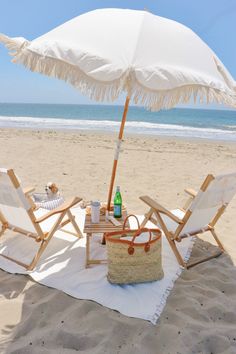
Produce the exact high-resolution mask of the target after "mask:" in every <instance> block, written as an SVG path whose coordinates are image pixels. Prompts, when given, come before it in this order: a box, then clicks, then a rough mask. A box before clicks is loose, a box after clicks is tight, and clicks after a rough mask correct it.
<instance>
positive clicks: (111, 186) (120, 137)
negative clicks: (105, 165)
mask: <svg viewBox="0 0 236 354" xmlns="http://www.w3.org/2000/svg"><path fill="white" fill-rule="evenodd" d="M129 101H130V98H129V97H128V96H127V97H126V101H125V107H124V112H123V116H122V121H121V125H120V132H119V137H118V141H117V147H116V152H115V158H114V162H113V168H112V174H111V181H110V187H109V194H108V201H107V210H110V209H111V197H112V191H113V187H114V182H115V176H116V168H117V163H118V159H119V152H120V145H121V141H122V137H123V132H124V127H125V122H126V116H127V112H128V108H129Z"/></svg>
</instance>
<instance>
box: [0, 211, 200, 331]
mask: <svg viewBox="0 0 236 354" xmlns="http://www.w3.org/2000/svg"><path fill="white" fill-rule="evenodd" d="M72 212H73V214H74V215H75V216H76V220H77V222H78V223H79V225H80V227H81V229H83V223H84V210H82V209H80V208H73V209H72ZM139 219H140V220H141V219H142V216H140V217H139ZM130 221H131V227H132V220H130ZM134 221H135V220H134ZM134 227H135V224H134ZM67 228H68V230H69V229H70V230H72V228H71V226H69V225H68V226H67ZM85 241H86V239H85V237H84V238H83V239H77V238H76V237H74V236H72V235H70V234H68V233H64V232H62V231H57V232H56V234H55V236H54V237H53V238H52V239H51V241H50V243H49V245H48V247H47V248H46V250H45V252H44V253H43V255H42V257H41V259H40V261H39V263H38V265H37V266H36V268H35V269H34V270H33V271H31V272H27V271H26V270H25V269H24V268H22V267H20V266H18V265H17V264H15V263H13V262H10V261H8V260H7V259H5V258H3V257H0V268H2V269H3V270H5V271H7V272H10V273H19V274H28V275H29V276H31V277H32V278H33V279H34V280H35V281H37V282H39V283H40V284H43V285H47V286H49V287H53V288H56V289H58V290H62V291H63V292H65V293H66V294H69V295H71V296H73V297H75V298H78V299H87V300H93V301H96V302H98V303H99V304H101V305H103V306H106V307H108V308H111V309H114V310H117V311H119V312H120V313H122V314H124V315H126V316H130V317H136V318H141V319H144V320H148V321H151V322H152V323H154V324H155V323H156V322H157V320H158V318H159V316H160V314H161V312H162V310H163V309H164V306H165V303H166V300H167V297H168V295H169V293H170V291H171V289H172V288H173V286H174V282H175V280H176V279H177V278H178V276H179V275H180V273H181V271H182V269H181V267H180V266H179V265H178V263H177V261H176V259H175V256H174V254H173V252H172V251H171V249H170V246H169V244H168V242H167V241H166V238H165V237H163V246H162V247H163V249H162V251H163V269H164V278H163V279H162V280H159V281H155V282H152V283H143V284H135V285H122V286H121V285H112V284H110V283H109V282H108V281H107V278H106V274H107V265H106V264H102V265H93V266H90V268H87V269H86V268H85V246H86V242H85ZM192 245H193V242H192V241H191V240H189V239H186V240H185V241H184V242H181V243H180V244H179V245H178V246H179V249H180V252H181V254H182V256H183V257H184V258H185V259H188V257H189V256H190V253H191V249H192ZM37 246H38V244H37V243H36V242H35V241H34V240H31V239H29V238H27V237H24V236H21V235H16V234H13V233H12V232H7V233H6V235H5V236H3V237H1V238H0V253H5V254H6V255H8V256H14V257H15V258H17V259H19V260H22V261H24V262H27V261H30V260H31V258H32V254H33V252H34V251H35V249H36V247H37ZM91 256H92V258H100V259H104V258H106V246H103V245H101V235H94V236H93V237H92V242H91Z"/></svg>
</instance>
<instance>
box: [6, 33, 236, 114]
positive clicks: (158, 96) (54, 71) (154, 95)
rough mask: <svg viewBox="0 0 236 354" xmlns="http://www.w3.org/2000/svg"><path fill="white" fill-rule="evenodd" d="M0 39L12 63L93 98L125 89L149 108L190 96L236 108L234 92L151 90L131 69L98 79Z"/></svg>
mask: <svg viewBox="0 0 236 354" xmlns="http://www.w3.org/2000/svg"><path fill="white" fill-rule="evenodd" d="M0 41H1V42H3V43H4V44H5V45H6V47H7V48H8V49H9V50H11V51H15V52H13V53H11V55H12V56H13V59H12V61H13V62H14V63H21V64H23V65H24V66H25V67H26V68H28V69H29V70H31V71H33V72H38V73H42V74H44V75H47V76H50V77H56V78H57V79H60V80H64V81H66V82H68V83H70V84H71V85H72V86H74V87H75V88H76V89H78V90H79V91H80V92H81V93H82V94H84V95H87V96H89V98H90V99H93V100H95V101H100V102H102V101H115V100H116V99H117V98H118V97H119V95H120V94H121V93H122V92H123V91H125V92H126V93H127V95H128V96H129V97H130V98H131V99H133V101H134V102H135V103H136V104H141V105H143V106H145V107H146V108H147V109H150V110H152V111H158V110H160V109H170V108H173V107H174V106H176V105H177V104H183V103H184V104H186V103H188V102H189V101H190V100H191V98H193V101H194V103H196V102H197V101H198V102H199V103H207V104H208V103H219V104H225V105H227V106H231V107H236V95H235V94H234V91H232V94H229V93H227V92H225V91H223V90H220V89H217V88H213V87H209V86H205V85H201V84H190V85H184V86H180V87H177V88H174V89H169V90H151V89H148V88H146V87H144V86H143V85H141V84H140V83H139V82H138V80H137V78H136V77H135V75H134V73H132V72H131V70H129V71H128V72H126V73H124V74H123V75H122V76H121V77H120V78H119V79H116V80H113V81H108V82H101V81H98V80H96V79H93V78H91V77H89V76H88V75H86V74H85V73H84V72H83V71H82V70H81V69H79V67H77V66H74V65H72V64H69V63H67V62H64V61H63V60H59V59H55V58H50V57H45V56H42V55H39V54H37V53H35V52H33V51H30V50H29V49H28V48H27V46H28V45H29V44H30V42H28V41H25V42H23V43H22V42H21V41H17V40H15V39H11V38H9V37H7V36H4V35H0Z"/></svg>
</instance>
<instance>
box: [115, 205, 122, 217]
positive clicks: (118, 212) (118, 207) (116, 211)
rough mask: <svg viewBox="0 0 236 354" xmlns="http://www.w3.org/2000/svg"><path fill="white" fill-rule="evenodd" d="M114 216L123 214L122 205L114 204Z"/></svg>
mask: <svg viewBox="0 0 236 354" xmlns="http://www.w3.org/2000/svg"><path fill="white" fill-rule="evenodd" d="M114 216H115V217H117V216H121V205H114Z"/></svg>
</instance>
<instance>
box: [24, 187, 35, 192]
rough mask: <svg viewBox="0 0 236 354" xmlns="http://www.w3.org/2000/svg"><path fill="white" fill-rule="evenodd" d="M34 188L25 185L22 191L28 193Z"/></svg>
mask: <svg viewBox="0 0 236 354" xmlns="http://www.w3.org/2000/svg"><path fill="white" fill-rule="evenodd" d="M34 190H35V188H34V187H26V188H23V193H24V194H29V193H32V192H33V191H34Z"/></svg>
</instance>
